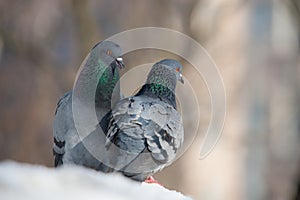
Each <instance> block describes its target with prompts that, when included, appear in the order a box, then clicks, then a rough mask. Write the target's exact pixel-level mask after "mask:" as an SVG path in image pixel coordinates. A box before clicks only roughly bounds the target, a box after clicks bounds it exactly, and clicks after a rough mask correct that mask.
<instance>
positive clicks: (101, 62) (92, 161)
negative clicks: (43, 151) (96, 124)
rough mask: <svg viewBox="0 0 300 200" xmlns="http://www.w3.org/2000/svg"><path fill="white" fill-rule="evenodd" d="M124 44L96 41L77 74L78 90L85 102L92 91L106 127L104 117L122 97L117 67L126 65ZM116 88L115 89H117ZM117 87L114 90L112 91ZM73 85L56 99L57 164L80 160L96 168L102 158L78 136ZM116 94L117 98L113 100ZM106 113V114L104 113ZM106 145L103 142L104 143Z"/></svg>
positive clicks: (55, 139) (54, 151) (96, 107)
mask: <svg viewBox="0 0 300 200" xmlns="http://www.w3.org/2000/svg"><path fill="white" fill-rule="evenodd" d="M121 54H122V52H121V48H120V46H119V45H117V44H115V43H113V42H111V41H102V42H99V43H97V44H96V45H95V46H94V47H93V48H92V49H91V51H90V53H89V54H88V56H87V57H86V59H85V61H84V62H83V64H82V71H81V73H80V75H79V77H78V80H77V85H79V87H78V88H79V89H78V90H80V89H81V90H82V91H80V92H81V93H82V96H83V97H81V101H82V104H85V103H86V102H85V101H86V100H85V99H84V95H86V96H88V92H90V95H93V96H92V97H93V99H92V100H93V101H94V109H95V112H96V114H97V117H102V119H98V120H99V121H101V127H107V126H108V122H109V121H107V120H106V119H107V118H106V117H105V115H106V113H109V111H110V110H111V107H112V106H114V105H112V104H115V103H116V102H117V101H119V100H120V98H121V96H120V85H119V82H118V81H119V72H118V69H117V67H118V68H120V69H123V68H124V63H123V59H122V57H121ZM95 81H97V82H96V84H95V85H96V88H95V90H94V91H90V88H91V85H92V84H94V83H95ZM114 88H115V89H114ZM113 91H114V93H113ZM74 92H75V91H74V89H73V90H71V91H69V92H67V93H65V94H64V95H63V96H62V97H61V98H60V100H59V101H58V103H57V108H56V111H55V118H54V122H53V135H54V145H53V154H54V157H55V160H54V166H55V167H58V166H60V165H63V164H77V165H83V166H85V167H89V168H94V169H97V167H98V166H99V161H98V160H97V159H96V158H95V157H94V156H93V155H91V154H90V152H89V151H88V150H87V148H86V147H85V145H83V144H82V141H81V140H80V138H79V135H78V131H77V129H76V127H75V122H74V110H73V108H72V104H73V103H74V99H73V97H74ZM112 96H114V99H115V100H114V102H113V101H112V98H113V97H112ZM103 116H104V117H103ZM103 145H104V144H103Z"/></svg>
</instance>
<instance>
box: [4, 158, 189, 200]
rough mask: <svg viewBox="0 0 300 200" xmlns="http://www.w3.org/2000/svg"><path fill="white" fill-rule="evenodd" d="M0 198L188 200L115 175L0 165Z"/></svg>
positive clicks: (71, 168) (69, 168)
mask: <svg viewBox="0 0 300 200" xmlns="http://www.w3.org/2000/svg"><path fill="white" fill-rule="evenodd" d="M0 199H5V200H41V199H43V200H68V199H71V200H77V199H78V200H79V199H80V200H83V199H84V200H89V199H97V200H102V199H105V200H127V199H128V200H140V199H143V200H155V199H160V200H164V199H166V200H170V199H172V200H191V198H190V197H186V196H183V195H182V194H180V193H178V192H176V191H171V190H168V189H166V188H164V187H162V186H160V185H157V184H147V183H142V184H140V183H138V182H134V181H131V180H129V179H127V178H125V177H123V176H121V175H119V174H104V173H101V172H96V171H94V170H91V169H87V168H83V167H80V166H64V167H61V168H57V169H54V168H47V167H44V166H39V165H30V164H24V163H16V162H12V161H6V162H2V163H0Z"/></svg>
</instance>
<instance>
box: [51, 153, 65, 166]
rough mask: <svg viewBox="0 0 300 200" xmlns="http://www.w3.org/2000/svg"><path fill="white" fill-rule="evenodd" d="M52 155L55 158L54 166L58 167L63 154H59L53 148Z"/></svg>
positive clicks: (61, 161)
mask: <svg viewBox="0 0 300 200" xmlns="http://www.w3.org/2000/svg"><path fill="white" fill-rule="evenodd" d="M53 155H54V156H55V159H54V167H59V166H61V165H62V164H63V160H62V159H63V156H64V154H61V153H57V152H56V151H54V149H53Z"/></svg>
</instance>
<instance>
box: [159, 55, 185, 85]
mask: <svg viewBox="0 0 300 200" xmlns="http://www.w3.org/2000/svg"><path fill="white" fill-rule="evenodd" d="M156 65H161V66H165V67H167V68H169V69H170V70H171V73H175V74H176V78H177V80H178V81H180V82H181V83H184V80H183V78H182V65H181V64H180V63H179V62H178V61H176V60H173V59H164V60H161V61H159V62H158V63H156Z"/></svg>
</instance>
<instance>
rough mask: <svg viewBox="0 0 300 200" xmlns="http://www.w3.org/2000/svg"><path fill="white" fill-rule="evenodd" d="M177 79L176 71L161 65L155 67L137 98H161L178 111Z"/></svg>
mask: <svg viewBox="0 0 300 200" xmlns="http://www.w3.org/2000/svg"><path fill="white" fill-rule="evenodd" d="M176 83H177V78H176V74H175V71H174V70H172V69H170V68H168V67H165V66H161V65H154V66H153V67H152V69H151V71H150V73H149V75H148V78H147V81H146V84H145V85H143V87H142V88H141V89H140V91H139V92H138V93H137V94H136V96H140V95H147V96H150V97H154V98H160V99H161V100H162V101H164V102H166V103H168V104H170V105H172V106H173V107H174V108H175V109H176V99H175V89H176Z"/></svg>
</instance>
